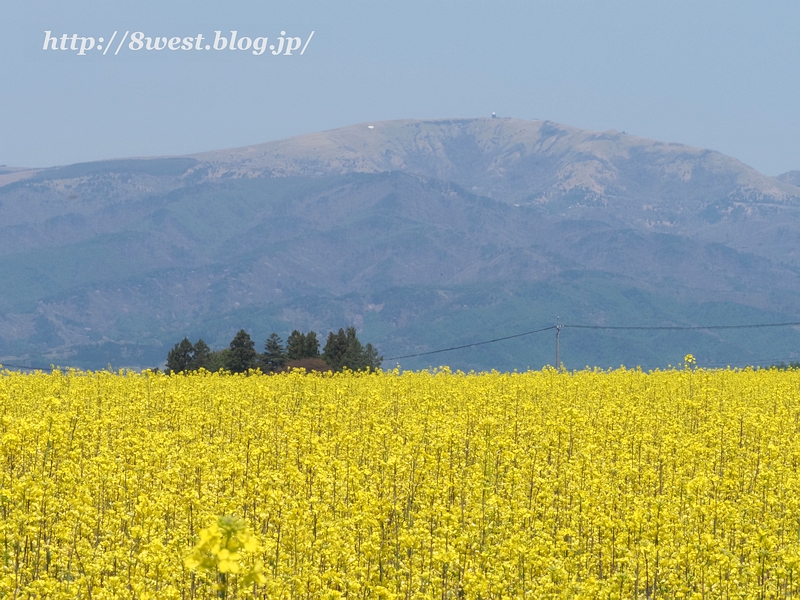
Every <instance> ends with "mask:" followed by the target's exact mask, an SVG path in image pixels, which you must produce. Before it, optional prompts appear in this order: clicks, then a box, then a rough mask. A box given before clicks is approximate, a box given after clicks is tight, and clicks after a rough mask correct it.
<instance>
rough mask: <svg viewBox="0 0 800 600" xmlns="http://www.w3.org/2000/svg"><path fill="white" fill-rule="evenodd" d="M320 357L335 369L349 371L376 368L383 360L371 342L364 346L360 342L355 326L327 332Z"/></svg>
mask: <svg viewBox="0 0 800 600" xmlns="http://www.w3.org/2000/svg"><path fill="white" fill-rule="evenodd" d="M322 357H323V358H324V359H325V362H327V363H328V364H329V365H330V366H331V368H332V369H334V370H336V371H341V370H342V368H344V367H347V368H348V369H350V370H351V371H361V370H363V369H366V368H370V369H377V368H378V367H380V365H381V362H382V361H383V357H382V356H378V351H377V350H375V348H373V347H372V344H367V345H366V347H365V346H363V345H362V344H361V341H360V340H359V339H358V336H357V335H356V328H355V327H348V328H347V329H346V330H345V329H339V332H338V333H333V332H331V333H329V334H328V339H327V341H326V342H325V348H324V349H323V351H322Z"/></svg>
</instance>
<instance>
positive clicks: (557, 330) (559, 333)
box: [556, 317, 563, 371]
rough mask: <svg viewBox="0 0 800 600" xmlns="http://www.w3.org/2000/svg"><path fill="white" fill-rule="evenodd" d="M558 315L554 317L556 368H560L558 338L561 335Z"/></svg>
mask: <svg viewBox="0 0 800 600" xmlns="http://www.w3.org/2000/svg"><path fill="white" fill-rule="evenodd" d="M558 319H559V317H556V370H558V371H560V370H561V357H560V356H559V338H560V337H561V328H562V327H563V325H561V324H560V323H559V322H558Z"/></svg>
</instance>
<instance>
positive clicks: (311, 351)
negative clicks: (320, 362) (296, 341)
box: [302, 331, 319, 358]
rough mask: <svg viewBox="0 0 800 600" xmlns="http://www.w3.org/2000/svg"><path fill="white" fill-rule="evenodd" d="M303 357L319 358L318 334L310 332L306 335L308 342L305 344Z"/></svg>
mask: <svg viewBox="0 0 800 600" xmlns="http://www.w3.org/2000/svg"><path fill="white" fill-rule="evenodd" d="M303 348H304V349H303V357H302V358H319V340H318V339H317V334H316V333H315V332H313V331H309V332H308V333H307V334H306V340H305V343H304V344H303Z"/></svg>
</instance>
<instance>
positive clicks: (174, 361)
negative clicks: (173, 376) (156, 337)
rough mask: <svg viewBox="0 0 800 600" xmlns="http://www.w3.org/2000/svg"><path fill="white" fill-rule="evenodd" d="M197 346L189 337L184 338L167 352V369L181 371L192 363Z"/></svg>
mask: <svg viewBox="0 0 800 600" xmlns="http://www.w3.org/2000/svg"><path fill="white" fill-rule="evenodd" d="M194 351H195V348H194V346H193V345H192V342H190V341H189V339H188V338H183V340H181V341H180V342H179V343H177V344H175V345H174V346H173V347H172V350H170V351H169V352H168V353H167V371H169V372H170V373H181V372H183V371H185V370H186V369H188V368H189V365H190V364H191V363H192V357H193V356H194Z"/></svg>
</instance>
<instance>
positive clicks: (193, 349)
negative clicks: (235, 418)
mask: <svg viewBox="0 0 800 600" xmlns="http://www.w3.org/2000/svg"><path fill="white" fill-rule="evenodd" d="M382 361H383V356H379V355H378V351H377V350H376V349H375V348H374V347H373V346H372V344H366V345H363V344H362V343H361V341H360V340H359V339H358V336H357V335H356V329H355V327H348V328H347V329H339V331H338V332H337V333H334V332H332V331H331V332H330V333H329V334H328V338H327V340H326V341H325V346H324V347H323V348H322V352H320V343H319V340H318V339H317V334H316V333H315V332H313V331H309V332H308V333H301V332H300V331H298V330H296V329H295V330H294V331H292V333H291V334H290V335H289V337H288V338H287V339H286V345H285V346H284V343H283V340H282V339H281V337H280V336H279V335H278V334H277V333H272V334H270V336H269V337H268V338H267V340H266V341H265V342H264V352H261V353H260V352H258V351H257V350H256V347H255V342H253V340H252V339H251V338H250V335H249V334H248V333H247V332H246V331H245V330H244V329H242V330H240V331H239V333H237V334H236V335H235V336H234V338H233V340H231V343H230V345H229V346H228V347H227V348H224V349H222V350H211V348H209V346H208V344H206V343H205V342H204V341H203V340H202V339H199V340H197V342H196V343H194V344H192V343H191V342H190V341H189V339H188V338H183V340H182V341H180V342H178V343H177V344H175V346H173V347H172V349H171V350H170V351H169V353H168V354H167V372H169V373H181V372H183V371H197V370H198V369H206V370H207V371H219V370H220V369H225V370H228V371H230V372H232V373H246V372H247V371H248V370H250V369H261V371H262V372H264V373H277V372H280V371H284V370H287V369H290V368H296V367H304V368H305V369H307V370H314V371H341V370H342V369H344V368H347V369H350V370H351V371H363V370H365V369H370V370H374V369H377V368H379V367H380V366H381V362H382Z"/></svg>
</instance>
